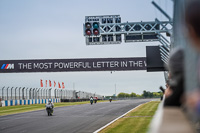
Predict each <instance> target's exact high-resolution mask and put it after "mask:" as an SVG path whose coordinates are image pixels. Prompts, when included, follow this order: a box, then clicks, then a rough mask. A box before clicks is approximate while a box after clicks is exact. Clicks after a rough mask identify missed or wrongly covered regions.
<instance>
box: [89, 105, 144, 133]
mask: <svg viewBox="0 0 200 133" xmlns="http://www.w3.org/2000/svg"><path fill="white" fill-rule="evenodd" d="M145 103H147V102H145ZM145 103H142V104H145ZM142 104H140V105H142ZM140 105H138V106H136V107H135V108H133V109H131V110H129V111H128V112H126V113H125V114H123V115H121V116H119V117H118V118H116V119H114V120H113V121H111V122H109V123H108V124H106V125H105V126H103V127H101V128H99V129H98V130H96V131H94V132H93V133H98V132H99V131H101V130H103V129H104V128H106V127H107V126H109V125H111V124H112V123H114V122H115V121H117V120H118V119H120V118H122V117H124V116H125V115H126V114H128V113H129V112H131V111H133V110H134V109H136V108H138V107H139V106H140Z"/></svg>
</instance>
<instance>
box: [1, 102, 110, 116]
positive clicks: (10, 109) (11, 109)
mask: <svg viewBox="0 0 200 133" xmlns="http://www.w3.org/2000/svg"><path fill="white" fill-rule="evenodd" d="M98 102H108V100H105V101H98ZM81 104H89V101H84V102H61V103H54V107H55V108H56V107H64V106H73V105H81ZM43 109H45V104H32V105H17V106H7V107H0V116H3V115H10V114H17V113H23V112H29V111H36V110H43Z"/></svg>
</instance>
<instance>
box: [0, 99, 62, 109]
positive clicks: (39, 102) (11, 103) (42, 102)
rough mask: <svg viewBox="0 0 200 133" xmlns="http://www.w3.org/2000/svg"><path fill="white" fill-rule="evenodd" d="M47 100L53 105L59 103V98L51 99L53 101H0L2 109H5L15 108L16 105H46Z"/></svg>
mask: <svg viewBox="0 0 200 133" xmlns="http://www.w3.org/2000/svg"><path fill="white" fill-rule="evenodd" d="M49 100H51V101H52V102H53V103H58V102H61V100H60V98H53V99H27V100H5V101H1V103H2V107H5V106H17V105H31V104H46V103H48V101H49ZM0 106H1V105H0Z"/></svg>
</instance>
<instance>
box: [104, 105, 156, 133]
mask: <svg viewBox="0 0 200 133" xmlns="http://www.w3.org/2000/svg"><path fill="white" fill-rule="evenodd" d="M159 103H160V102H159V101H152V102H148V103H145V104H143V105H141V106H140V107H138V108H136V109H134V110H133V111H132V112H130V113H128V114H127V115H126V116H124V117H123V118H121V119H119V120H117V121H116V122H114V123H113V124H111V125H110V126H108V127H106V128H105V129H103V130H102V131H100V133H146V132H147V130H148V127H149V124H150V122H151V119H152V118H153V115H154V114H155V111H156V110H157V107H158V104H159Z"/></svg>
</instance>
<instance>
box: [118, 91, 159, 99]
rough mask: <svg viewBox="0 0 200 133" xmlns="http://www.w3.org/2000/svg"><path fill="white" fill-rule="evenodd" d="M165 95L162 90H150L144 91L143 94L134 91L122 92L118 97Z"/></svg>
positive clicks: (156, 96) (157, 96)
mask: <svg viewBox="0 0 200 133" xmlns="http://www.w3.org/2000/svg"><path fill="white" fill-rule="evenodd" d="M162 95H163V93H162V92H160V91H159V92H150V91H146V90H144V91H143V94H141V95H140V94H136V93H134V92H132V93H130V94H129V93H124V92H121V93H119V94H118V95H117V97H118V98H129V97H138V98H160V97H161V96H162Z"/></svg>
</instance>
